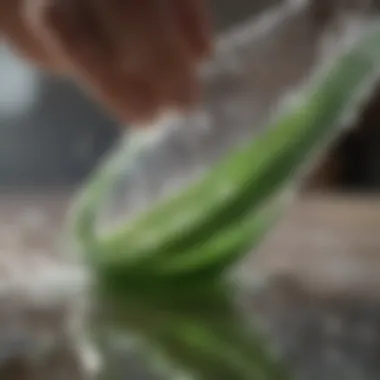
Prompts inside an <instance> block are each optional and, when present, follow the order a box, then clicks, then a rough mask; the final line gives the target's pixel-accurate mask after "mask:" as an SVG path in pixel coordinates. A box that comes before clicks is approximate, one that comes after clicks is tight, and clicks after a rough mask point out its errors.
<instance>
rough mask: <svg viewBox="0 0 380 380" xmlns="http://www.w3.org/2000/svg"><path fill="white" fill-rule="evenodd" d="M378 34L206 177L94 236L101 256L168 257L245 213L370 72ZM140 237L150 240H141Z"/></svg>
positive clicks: (283, 176)
mask: <svg viewBox="0 0 380 380" xmlns="http://www.w3.org/2000/svg"><path fill="white" fill-rule="evenodd" d="M379 34H380V33H379V31H378V30H377V31H376V33H375V34H374V35H372V34H371V36H370V38H368V39H367V40H364V42H362V44H363V45H364V46H367V48H366V49H363V45H362V46H360V47H359V48H356V49H353V50H351V51H350V52H348V53H346V54H344V55H343V56H342V57H340V58H339V59H338V60H337V61H336V62H335V64H334V66H333V68H332V69H331V70H330V71H328V72H327V75H325V76H324V77H321V79H320V81H319V82H317V83H316V86H315V87H314V88H312V89H311V90H310V91H309V92H308V93H305V95H304V98H303V99H301V104H300V105H298V106H297V107H296V109H291V110H290V111H289V112H288V113H287V114H285V116H283V117H281V118H280V119H279V121H278V122H276V123H274V125H272V126H271V127H270V129H269V131H268V132H267V133H265V134H264V135H263V136H262V137H261V138H259V139H257V140H256V141H254V142H253V143H252V144H249V145H248V147H246V148H245V149H242V150H240V151H238V152H237V153H236V154H235V155H232V156H229V157H228V158H227V159H226V160H225V161H224V162H222V163H221V164H219V165H217V167H216V168H214V170H212V169H211V173H210V174H209V176H208V177H207V178H206V179H204V180H203V181H201V182H200V183H197V184H195V185H193V186H192V187H191V188H190V189H189V190H187V191H184V192H183V193H180V194H179V195H177V196H175V197H173V198H172V199H170V200H168V201H166V202H163V203H162V204H159V205H158V206H157V207H153V208H152V210H150V211H148V212H147V213H146V214H144V215H142V216H141V217H140V218H137V220H134V221H132V222H130V223H128V224H127V225H126V226H123V227H122V228H120V230H118V231H115V232H113V233H112V234H110V235H109V236H107V237H106V238H103V239H101V240H100V241H98V247H99V250H100V251H101V252H103V253H102V254H105V255H107V256H109V257H112V256H117V257H119V256H123V260H124V261H125V262H126V263H127V262H130V263H131V264H133V263H135V262H136V261H138V260H144V259H146V257H154V256H157V257H158V256H159V255H162V256H168V255H169V254H170V255H175V254H177V253H178V252H180V251H182V250H183V249H188V248H189V247H191V246H196V245H197V244H199V242H200V241H204V240H206V239H208V238H209V236H211V235H212V234H214V233H216V232H218V231H219V232H220V231H222V230H223V228H225V227H226V226H227V227H228V226H229V225H230V224H232V223H235V222H236V221H237V220H239V218H241V217H242V216H244V214H245V213H247V212H252V211H253V210H254V209H255V207H257V205H259V204H260V203H261V202H262V200H263V199H265V198H266V197H268V196H270V195H271V194H272V193H273V192H274V191H276V190H277V189H278V187H279V186H282V185H283V184H284V183H285V182H286V181H287V180H288V179H289V178H290V177H291V176H292V175H293V174H294V172H295V170H297V169H298V168H299V167H300V166H301V165H302V164H303V163H304V160H306V159H307V158H308V156H309V154H310V152H311V151H313V148H316V147H318V146H319V144H320V143H321V140H323V141H324V138H325V137H326V136H327V135H329V132H330V131H331V130H332V129H333V128H332V127H334V125H335V123H337V122H338V121H339V118H340V117H341V115H342V113H343V112H344V111H345V109H346V107H347V106H348V105H350V106H351V105H352V104H351V101H352V100H353V99H354V98H355V95H356V94H357V91H358V90H360V89H361V88H362V86H363V85H364V84H366V82H367V80H368V77H369V76H372V75H373V74H374V72H375V71H377V66H378V64H379V63H380V54H379V53H380V52H379V50H380V36H379ZM370 49H371V50H370ZM374 51H375V53H376V52H377V53H376V54H375V53H374ZM223 188H227V189H228V191H224V192H223V191H222V190H220V189H223ZM219 194H222V195H219ZM218 195H219V196H218ZM147 236H156V239H150V240H149V242H147V239H146V237H147Z"/></svg>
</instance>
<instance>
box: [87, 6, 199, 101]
mask: <svg viewBox="0 0 380 380" xmlns="http://www.w3.org/2000/svg"><path fill="white" fill-rule="evenodd" d="M90 1H91V4H92V6H93V7H94V10H96V12H97V14H99V16H100V17H101V18H102V22H103V25H106V26H108V34H107V35H108V37H109V38H110V39H112V40H113V46H114V49H115V52H116V53H117V52H119V54H120V55H119V57H116V58H115V59H116V61H121V62H124V63H125V65H124V66H123V70H125V71H126V72H129V73H130V74H132V73H134V72H135V73H136V72H137V73H139V75H141V76H145V77H146V78H147V80H149V82H150V83H151V84H152V85H153V86H155V89H156V91H157V94H158V98H159V104H160V106H161V108H168V107H176V108H186V107H188V106H189V105H190V104H192V103H194V101H195V99H196V96H195V94H196V91H195V90H196V85H195V80H194V75H193V71H194V69H195V68H194V67H193V66H192V63H191V59H190V57H191V53H189V51H188V44H187V43H186V41H185V40H184V38H183V35H182V34H181V33H180V31H179V30H178V23H177V22H176V21H177V20H176V19H175V18H174V16H175V15H173V13H172V10H171V4H170V3H169V2H167V1H166V0H157V1H153V0H149V1H136V2H129V7H130V8H128V9H127V8H126V6H125V4H126V3H125V2H123V1H120V0H90ZM131 3H134V4H133V7H132V6H131Z"/></svg>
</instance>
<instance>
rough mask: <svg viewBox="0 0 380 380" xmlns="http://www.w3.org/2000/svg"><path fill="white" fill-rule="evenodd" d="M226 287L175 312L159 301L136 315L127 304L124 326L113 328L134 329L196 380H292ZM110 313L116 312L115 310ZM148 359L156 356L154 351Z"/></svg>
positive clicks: (176, 305) (122, 317) (121, 312)
mask: <svg viewBox="0 0 380 380" xmlns="http://www.w3.org/2000/svg"><path fill="white" fill-rule="evenodd" d="M225 286H226V284H222V283H217V284H216V286H214V287H211V288H210V287H208V289H209V290H210V289H211V291H209V292H207V294H206V295H204V294H203V293H198V295H199V298H202V299H203V301H204V305H203V307H200V306H199V303H198V299H197V298H193V297H190V298H188V297H186V295H183V296H182V298H183V303H178V302H174V303H172V306H171V307H168V305H164V306H162V305H160V306H157V303H155V302H154V300H151V302H152V303H148V304H145V306H142V305H141V304H140V305H138V307H137V308H135V309H134V310H137V313H136V314H135V315H133V308H131V307H130V305H129V303H128V302H129V301H128V300H127V301H125V299H124V300H123V301H121V303H123V302H125V304H126V305H127V307H123V306H122V307H120V302H119V303H118V308H117V311H116V313H117V314H118V316H119V322H117V321H113V324H112V326H113V328H114V329H116V330H117V331H119V333H120V334H123V333H124V334H125V333H128V331H130V329H133V331H134V335H136V334H137V335H140V336H142V337H144V339H145V340H146V341H147V343H148V346H149V347H151V348H152V347H153V348H155V349H156V351H158V352H159V353H161V355H160V356H162V357H163V358H166V360H167V361H168V364H169V365H170V364H171V365H173V366H174V367H179V368H182V369H184V370H185V372H186V371H188V372H189V374H190V375H194V378H195V379H207V380H213V379H226V380H227V379H231V378H234V379H238V380H240V379H241V380H250V379H268V380H284V379H288V377H287V372H286V371H285V369H284V368H283V367H282V366H281V365H279V364H278V363H277V360H276V359H275V357H274V356H273V353H271V352H270V350H269V349H268V347H267V345H266V344H264V342H263V337H262V336H261V334H256V333H255V332H254V331H253V329H252V328H251V327H250V326H248V325H247V323H246V321H245V320H244V319H243V318H242V317H241V316H240V314H239V313H238V311H237V310H236V307H235V304H234V302H232V298H231V294H230V292H228V291H226V289H225ZM230 288H231V287H228V289H230ZM212 289H213V290H212ZM207 301H208V302H207ZM110 310H113V312H115V308H113V307H111V308H110ZM146 354H147V355H148V356H151V352H150V351H149V350H148V351H147V352H146ZM190 378H192V377H191V376H190Z"/></svg>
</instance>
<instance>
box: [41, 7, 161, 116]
mask: <svg viewBox="0 0 380 380" xmlns="http://www.w3.org/2000/svg"><path fill="white" fill-rule="evenodd" d="M45 6H47V5H46V3H45ZM36 25H38V27H39V28H40V29H41V31H42V32H44V33H45V34H49V43H50V46H51V49H53V50H54V51H55V53H56V54H57V55H58V56H60V58H61V59H62V60H63V61H65V63H66V65H67V67H69V69H70V70H69V71H70V73H71V75H72V76H73V77H75V78H77V79H79V80H81V81H82V82H83V83H84V85H85V88H86V89H87V90H89V92H90V93H91V95H92V96H95V97H96V98H97V99H99V100H101V101H102V102H103V103H104V104H105V106H106V107H107V108H108V109H110V110H112V111H113V113H115V115H117V116H118V117H119V118H120V119H121V120H122V121H125V122H129V121H131V119H132V120H133V119H135V118H137V119H143V118H144V113H145V114H152V113H153V112H154V109H156V108H157V106H155V105H154V104H155V103H156V101H155V100H154V96H153V95H152V94H150V93H149V91H147V89H146V88H147V86H140V85H139V84H137V83H136V81H135V80H133V79H131V77H128V76H127V75H126V74H125V73H121V72H120V71H118V70H117V68H116V70H115V67H114V66H113V64H112V61H110V60H108V59H107V58H109V54H108V53H109V51H110V46H109V43H108V40H107V38H106V36H105V35H104V34H103V32H102V29H100V28H99V25H98V23H97V20H96V19H95V18H94V14H93V13H92V12H91V10H88V9H87V8H86V3H84V2H79V1H76V2H75V1H70V0H66V1H65V2H62V3H61V4H60V6H59V7H58V6H57V7H56V8H51V7H46V8H44V9H43V13H42V14H39V15H38V22H37V23H36ZM151 93H153V92H151Z"/></svg>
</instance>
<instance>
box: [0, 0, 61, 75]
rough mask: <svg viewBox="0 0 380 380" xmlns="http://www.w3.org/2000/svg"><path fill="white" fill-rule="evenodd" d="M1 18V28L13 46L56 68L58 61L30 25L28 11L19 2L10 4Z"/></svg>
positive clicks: (42, 64) (34, 59)
mask: <svg viewBox="0 0 380 380" xmlns="http://www.w3.org/2000/svg"><path fill="white" fill-rule="evenodd" d="M3 11H4V14H3V16H4V15H6V17H5V16H4V17H2V19H1V28H2V31H3V33H4V36H5V40H6V41H8V42H9V43H10V45H11V47H12V48H13V49H14V50H15V51H16V52H17V53H19V54H21V55H22V56H23V57H25V58H27V59H28V60H30V61H32V62H33V63H35V64H37V65H38V66H41V67H43V68H49V69H51V68H55V66H56V63H57V62H55V60H54V57H52V56H51V55H50V54H49V53H48V52H47V50H46V48H45V47H44V45H43V44H42V43H41V41H40V40H39V39H38V37H37V36H36V35H35V34H34V32H33V30H32V29H31V28H30V27H29V22H28V21H29V20H28V13H27V12H26V11H27V10H25V9H24V8H22V7H21V5H20V4H19V5H18V6H15V5H12V4H9V5H8V6H7V7H6V8H5V10H3Z"/></svg>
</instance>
